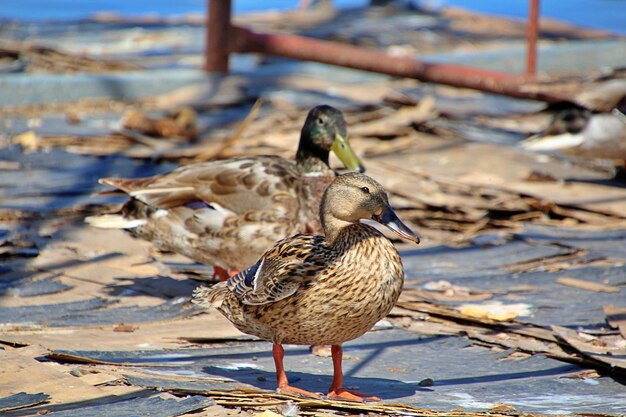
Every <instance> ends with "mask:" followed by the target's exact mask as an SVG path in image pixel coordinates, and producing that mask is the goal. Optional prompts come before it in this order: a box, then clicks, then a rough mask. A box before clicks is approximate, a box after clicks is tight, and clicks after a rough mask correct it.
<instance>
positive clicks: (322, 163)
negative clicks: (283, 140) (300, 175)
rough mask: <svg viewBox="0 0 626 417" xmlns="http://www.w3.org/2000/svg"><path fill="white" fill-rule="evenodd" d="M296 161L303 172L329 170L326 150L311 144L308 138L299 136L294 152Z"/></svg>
mask: <svg viewBox="0 0 626 417" xmlns="http://www.w3.org/2000/svg"><path fill="white" fill-rule="evenodd" d="M296 163H297V164H298V165H299V166H300V167H301V168H302V170H303V171H304V172H305V173H315V172H325V171H329V170H330V166H329V164H328V151H327V150H324V149H320V148H318V147H314V146H311V140H310V138H304V137H301V138H300V145H299V146H298V151H297V152H296Z"/></svg>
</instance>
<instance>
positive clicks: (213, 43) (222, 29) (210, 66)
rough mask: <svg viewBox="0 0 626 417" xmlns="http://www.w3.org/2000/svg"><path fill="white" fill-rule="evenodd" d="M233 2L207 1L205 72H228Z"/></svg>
mask: <svg viewBox="0 0 626 417" xmlns="http://www.w3.org/2000/svg"><path fill="white" fill-rule="evenodd" d="M230 15H231V0H207V17H206V38H205V45H204V70H205V71H207V72H223V73H226V72H228V56H229V54H230V50H229V49H228V39H229V36H230V29H231V24H230Z"/></svg>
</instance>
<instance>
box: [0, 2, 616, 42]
mask: <svg viewBox="0 0 626 417" xmlns="http://www.w3.org/2000/svg"><path fill="white" fill-rule="evenodd" d="M423 1H424V3H428V4H431V5H436V6H438V7H441V6H446V5H450V6H459V7H463V8H466V9H469V10H475V11H479V12H484V13H490V14H497V15H503V16H509V17H517V18H525V17H526V16H527V14H528V0H423ZM407 2H409V0H407ZM334 3H335V4H336V5H337V6H338V7H354V6H363V5H366V4H368V3H369V1H367V0H335V2H334ZM414 3H419V1H417V0H416V1H414ZM297 4H298V1H297V0H234V1H233V6H234V12H235V13H242V12H249V11H258V10H268V9H274V10H285V9H292V8H294V7H296V6H297ZM205 7H206V0H177V1H172V0H0V18H8V19H14V20H24V21H33V20H38V21H41V20H49V19H52V20H76V19H81V18H85V17H88V16H89V15H92V14H94V13H96V12H101V11H106V12H115V13H118V14H121V15H124V16H140V15H147V14H153V15H158V16H176V15H184V14H186V13H202V12H204V9H205ZM541 15H542V16H546V17H551V18H555V19H560V20H563V21H566V22H570V23H573V24H576V25H580V26H586V27H592V28H597V29H604V30H609V31H612V32H615V33H621V34H624V35H626V0H543V1H542V2H541Z"/></svg>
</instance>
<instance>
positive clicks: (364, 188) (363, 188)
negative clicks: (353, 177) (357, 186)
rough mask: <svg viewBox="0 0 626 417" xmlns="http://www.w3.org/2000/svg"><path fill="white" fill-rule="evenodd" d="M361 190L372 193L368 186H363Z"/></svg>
mask: <svg viewBox="0 0 626 417" xmlns="http://www.w3.org/2000/svg"><path fill="white" fill-rule="evenodd" d="M361 191H363V192H364V193H365V194H369V193H370V189H369V188H367V187H361Z"/></svg>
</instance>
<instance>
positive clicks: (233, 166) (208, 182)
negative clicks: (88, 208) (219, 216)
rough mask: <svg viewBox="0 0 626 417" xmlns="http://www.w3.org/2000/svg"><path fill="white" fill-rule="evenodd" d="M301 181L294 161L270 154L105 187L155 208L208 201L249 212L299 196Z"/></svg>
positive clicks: (111, 180) (112, 182) (108, 181)
mask: <svg viewBox="0 0 626 417" xmlns="http://www.w3.org/2000/svg"><path fill="white" fill-rule="evenodd" d="M300 178H301V173H300V171H299V169H298V167H297V166H296V165H295V163H294V162H293V161H289V160H286V159H284V158H280V157H277V156H271V155H265V156H254V157H243V158H234V159H230V160H223V161H210V162H204V163H199V164H192V165H188V166H183V167H180V168H178V169H176V170H175V171H172V172H170V173H168V174H164V175H156V176H154V177H148V178H103V179H101V180H100V183H102V184H107V185H110V186H113V187H116V188H118V189H120V190H123V191H124V192H126V193H127V194H128V195H129V196H131V197H133V198H136V199H137V200H139V201H141V202H143V203H145V204H148V205H149V206H152V207H155V208H163V209H170V208H174V207H178V206H181V205H184V204H187V203H191V202H194V201H202V202H204V203H206V204H213V203H217V204H220V205H221V206H223V207H226V208H228V209H229V210H231V211H233V212H235V213H243V212H246V211H249V210H262V209H264V208H268V207H271V206H272V205H273V204H276V203H277V201H276V200H277V199H283V200H290V199H291V198H295V197H296V195H295V193H297V192H299V191H300V190H294V188H295V187H297V183H298V181H300Z"/></svg>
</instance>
